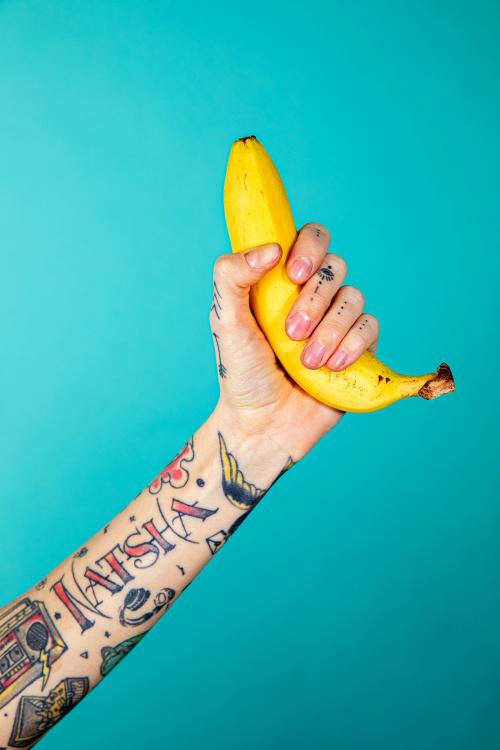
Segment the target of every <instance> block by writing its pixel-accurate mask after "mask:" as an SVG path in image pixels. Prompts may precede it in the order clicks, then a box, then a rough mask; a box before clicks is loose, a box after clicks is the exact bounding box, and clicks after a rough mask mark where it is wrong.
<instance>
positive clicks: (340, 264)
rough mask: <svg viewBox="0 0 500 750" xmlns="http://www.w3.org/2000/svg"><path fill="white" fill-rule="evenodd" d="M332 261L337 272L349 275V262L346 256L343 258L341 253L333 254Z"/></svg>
mask: <svg viewBox="0 0 500 750" xmlns="http://www.w3.org/2000/svg"><path fill="white" fill-rule="evenodd" d="M332 262H333V263H334V264H335V267H336V268H337V273H339V274H340V275H341V276H343V277H345V276H347V263H346V262H345V260H344V258H341V257H340V255H332Z"/></svg>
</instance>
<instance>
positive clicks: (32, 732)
mask: <svg viewBox="0 0 500 750" xmlns="http://www.w3.org/2000/svg"><path fill="white" fill-rule="evenodd" d="M88 691H89V680H88V677H66V678H65V679H64V680H61V682H59V683H58V685H56V687H55V688H54V689H53V690H51V691H50V693H48V694H47V695H42V696H31V695H23V696H22V697H21V700H20V701H19V704H18V707H17V711H16V718H15V720H14V726H13V729H12V734H11V736H10V740H9V745H12V747H31V746H32V745H33V743H34V742H37V740H39V739H41V737H42V736H43V735H44V734H45V732H47V731H48V730H49V729H51V728H52V727H53V726H54V725H55V724H57V722H58V721H60V719H62V718H63V717H64V716H66V714H68V713H69V712H70V711H71V709H72V708H74V707H75V706H76V704H77V703H79V702H80V701H81V700H82V698H84V697H85V696H86V695H87V693H88Z"/></svg>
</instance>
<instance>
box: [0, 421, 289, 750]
mask: <svg viewBox="0 0 500 750" xmlns="http://www.w3.org/2000/svg"><path fill="white" fill-rule="evenodd" d="M219 427H220V425H219V423H218V421H217V420H216V418H215V417H214V416H212V417H211V418H210V419H209V420H208V422H207V423H205V424H204V425H203V426H202V427H201V428H200V430H198V432H197V433H196V434H195V436H193V437H192V438H190V439H189V440H188V441H187V442H186V444H185V445H184V447H183V448H182V450H181V451H180V452H179V453H178V454H177V456H175V458H174V459H173V460H172V461H171V462H170V463H169V464H168V465H167V466H166V467H165V469H163V471H162V472H160V474H159V475H158V476H157V477H156V478H155V479H154V480H153V481H152V482H151V483H150V484H149V485H147V487H146V488H145V489H144V490H143V491H142V492H141V493H140V494H139V495H138V496H137V497H136V498H135V499H134V500H133V501H132V503H130V505H129V506H128V507H127V508H125V510H124V511H123V512H122V513H121V514H119V515H118V516H117V517H116V518H115V519H113V521H112V522H111V523H108V524H106V526H104V528H103V529H102V530H101V531H100V532H99V533H98V534H96V536H95V537H93V538H92V539H91V540H90V541H88V542H87V543H86V544H85V545H83V546H81V547H80V548H79V549H78V550H77V551H76V552H75V553H74V554H72V555H71V556H70V557H69V558H68V559H67V560H66V561H65V562H64V563H62V565H60V566H59V568H57V569H56V570H55V571H53V572H52V573H51V574H49V575H48V576H47V577H46V578H44V579H42V580H41V581H40V582H39V583H37V584H36V586H35V587H34V588H33V589H32V590H31V591H30V592H28V593H27V595H26V596H25V597H24V598H23V599H21V600H19V601H17V602H16V603H14V604H12V605H10V606H9V607H7V608H5V609H4V610H0V709H1V712H0V750H1V748H2V747H7V746H8V747H23V748H27V747H32V746H33V745H34V744H36V742H37V741H38V740H39V739H40V738H41V737H42V736H43V735H44V734H45V732H47V731H48V730H49V729H50V728H51V727H53V726H54V725H55V724H56V723H57V722H58V721H59V720H60V719H61V718H63V717H64V716H65V715H66V714H67V713H68V712H69V711H70V710H71V709H72V708H73V707H74V706H76V704H77V703H78V702H79V701H80V700H82V698H83V697H84V696H85V695H86V694H87V693H88V692H89V691H90V690H91V689H92V688H93V687H94V686H95V685H96V684H97V682H99V680H100V679H102V678H103V677H104V676H106V675H107V674H109V672H110V671H111V670H112V669H113V668H114V667H115V666H116V665H117V664H118V663H119V662H120V661H121V659H122V658H123V657H124V656H126V655H127V654H128V653H129V652H130V651H131V650H132V649H133V648H134V647H135V646H136V645H137V644H138V643H139V641H140V640H141V639H142V638H143V637H144V635H145V633H146V632H147V631H148V630H149V629H150V628H151V627H152V626H153V625H154V624H155V623H156V622H157V620H158V619H159V618H160V617H161V616H162V615H163V614H165V612H167V611H168V609H169V608H170V606H171V605H172V604H173V603H174V602H175V600H176V599H177V597H178V596H179V595H180V594H181V593H182V592H183V591H185V590H186V588H187V587H188V586H189V584H190V582H191V581H192V580H193V578H194V577H195V576H196V575H197V573H198V572H199V571H200V570H201V568H202V567H203V566H204V565H205V564H206V563H207V562H208V561H209V560H210V559H211V558H212V556H213V555H214V554H215V553H216V552H217V551H218V550H219V549H220V548H221V547H222V546H223V545H224V543H225V542H226V541H227V539H229V538H230V537H231V535H232V534H233V533H234V532H235V530H236V529H237V528H238V527H239V526H240V524H241V523H242V522H243V520H244V519H245V518H246V517H247V516H248V514H249V512H250V511H251V510H252V509H253V508H255V507H256V505H257V504H258V502H259V501H260V500H261V498H262V497H263V496H264V494H265V493H266V492H267V490H268V489H269V487H270V486H271V484H272V483H273V481H275V480H276V478H277V476H279V475H281V473H282V472H283V471H284V470H285V469H286V468H287V467H288V466H289V465H292V463H293V462H291V459H290V460H289V461H288V462H287V464H286V465H285V467H283V468H280V467H282V466H283V459H282V458H281V459H279V460H278V459H276V460H275V459H274V458H273V457H272V455H271V456H266V461H267V463H272V464H274V465H275V468H274V469H272V470H268V471H267V473H265V472H264V473H263V472H262V470H261V466H260V464H259V461H257V460H256V458H255V454H256V452H259V451H262V447H261V445H260V441H259V444H258V446H257V448H255V447H253V446H252V447H250V446H249V445H248V444H247V443H248V441H247V440H246V439H245V448H244V449H243V448H242V447H241V446H240V445H239V444H238V436H235V435H234V432H233V427H232V426H231V425H229V426H228V427H227V430H226V428H224V433H223V432H222V431H221V430H220V429H219ZM227 434H229V437H226V436H227ZM228 444H229V445H231V450H229V448H228ZM233 446H234V447H233ZM195 447H196V450H195ZM233 451H234V452H233ZM235 452H236V453H237V454H238V459H237V458H236V456H235ZM240 463H241V465H242V466H244V467H245V472H247V471H248V473H249V475H250V476H252V478H253V479H254V480H255V481H256V483H255V484H253V483H252V482H250V481H249V480H248V479H247V478H246V476H245V475H244V473H243V469H242V468H241V467H240ZM276 464H277V465H276ZM193 472H194V476H193ZM259 477H260V479H261V480H262V484H261V483H260V482H259V481H258V478H259ZM261 486H264V487H266V489H261V488H260V487H261ZM56 664H57V669H54V665H56Z"/></svg>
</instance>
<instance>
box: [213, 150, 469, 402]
mask: <svg viewBox="0 0 500 750" xmlns="http://www.w3.org/2000/svg"><path fill="white" fill-rule="evenodd" d="M224 210H225V215H226V223H227V228H228V232H229V237H230V240H231V245H232V249H233V252H235V253H239V252H241V251H242V250H246V249H248V248H250V247H255V246H257V245H263V244H265V243H268V242H277V243H279V244H280V245H281V248H282V250H283V255H282V258H281V260H280V263H279V265H278V266H276V267H275V268H273V270H272V271H269V272H268V273H267V274H266V275H265V277H264V278H263V279H262V280H261V281H259V282H258V283H257V284H255V286H253V287H252V290H251V305H252V310H253V313H254V315H255V317H256V319H257V321H258V323H259V325H260V327H261V329H262V330H263V332H264V334H265V335H266V337H267V339H268V341H269V343H270V344H271V346H272V348H273V350H274V353H275V354H276V356H277V358H278V359H279V361H280V362H281V364H282V366H283V367H284V369H285V370H286V371H287V373H288V374H289V375H290V377H291V378H292V379H293V380H294V381H295V382H296V383H297V384H298V385H299V386H301V388H303V389H304V390H305V391H307V393H310V394H311V396H314V398H316V399H317V400H318V401H321V402H323V403H324V404H328V405H329V406H333V407H335V408H336V409H341V410H342V411H349V412H369V411H376V410H377V409H383V408H384V407H386V406H389V404H392V403H394V402H395V401H398V400H400V399H402V398H407V397H408V396H422V397H423V398H425V399H433V398H437V397H438V396H441V395H442V394H444V393H448V392H450V391H453V390H454V388H455V385H454V382H453V376H452V374H451V371H450V368H449V367H448V365H446V364H444V363H443V364H441V365H440V366H439V368H438V370H437V372H436V373H427V374H426V375H418V376H410V375H400V374H399V373H397V372H394V370H391V369H390V368H389V367H387V366H386V365H384V364H383V363H382V362H381V361H380V360H378V359H377V358H376V357H374V356H373V355H372V354H370V353H369V352H365V353H364V354H363V355H362V356H361V357H360V358H359V359H358V360H357V361H356V362H354V363H353V364H352V365H350V366H349V367H347V368H346V369H345V370H342V371H341V372H333V371H332V370H329V369H328V368H327V367H321V368H319V369H317V370H311V369H308V368H307V367H305V366H304V365H303V364H302V363H301V361H300V355H301V352H302V349H303V347H304V345H305V342H303V341H293V340H292V339H291V338H289V337H288V335H287V333H286V331H285V319H286V317H287V315H288V312H289V311H290V309H291V307H292V305H293V303H294V302H295V300H296V298H297V296H298V293H299V289H300V288H299V286H298V285H297V284H294V283H293V281H291V280H290V279H289V277H288V274H287V272H286V269H285V263H286V258H287V255H288V253H289V251H290V248H291V246H292V245H293V243H294V241H295V238H296V236H297V231H296V228H295V222H294V220H293V216H292V211H291V209H290V204H289V202H288V197H287V194H286V192H285V188H284V186H283V183H282V181H281V178H280V176H279V174H278V171H277V169H276V167H275V165H274V163H273V161H272V160H271V157H270V156H269V154H268V153H267V151H266V149H265V148H264V147H263V146H262V144H261V143H260V142H259V141H258V140H257V138H256V137H255V136H249V137H247V138H240V139H239V140H237V141H235V142H234V144H233V146H232V149H231V153H230V155H229V161H228V165H227V171H226V179H225V183H224Z"/></svg>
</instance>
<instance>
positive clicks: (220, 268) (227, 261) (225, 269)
mask: <svg viewBox="0 0 500 750" xmlns="http://www.w3.org/2000/svg"><path fill="white" fill-rule="evenodd" d="M232 268H233V256H232V255H231V254H230V253H225V254H224V255H219V257H218V258H217V260H216V261H215V263H214V277H215V278H216V279H217V278H219V279H221V278H226V277H228V276H229V275H230V274H231V272H232Z"/></svg>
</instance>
